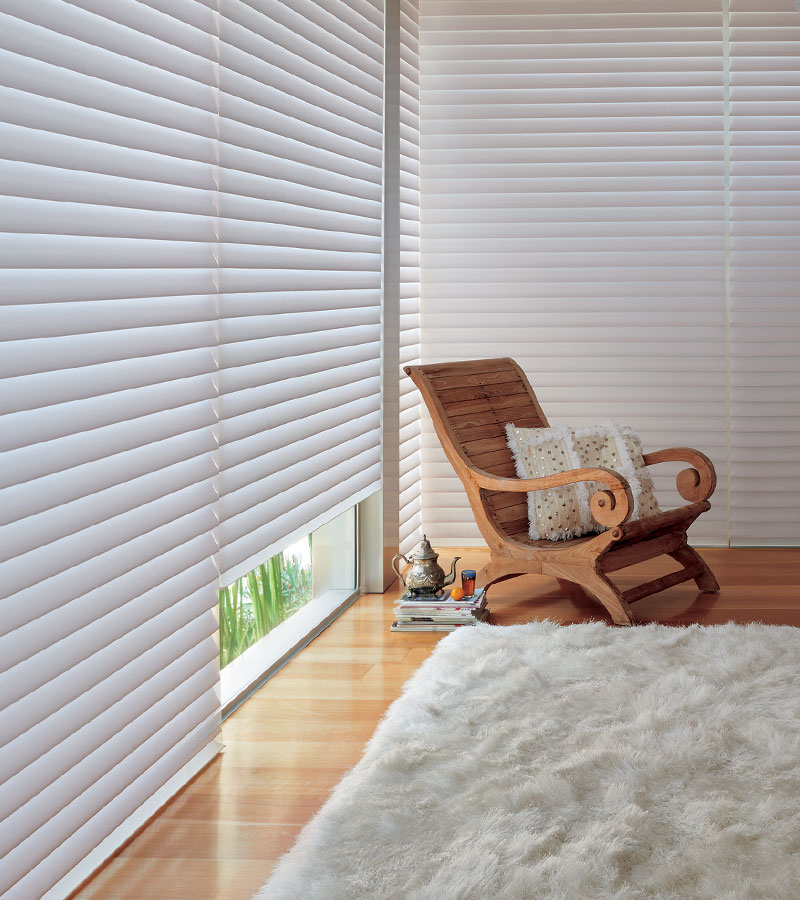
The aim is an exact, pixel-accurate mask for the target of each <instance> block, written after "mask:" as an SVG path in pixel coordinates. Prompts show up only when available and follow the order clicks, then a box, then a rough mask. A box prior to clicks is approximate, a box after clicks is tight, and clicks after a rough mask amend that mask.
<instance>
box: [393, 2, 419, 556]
mask: <svg viewBox="0 0 800 900" xmlns="http://www.w3.org/2000/svg"><path fill="white" fill-rule="evenodd" d="M399 44H400V50H399V54H400V59H399V69H400V72H399V76H400V79H399V80H400V83H399V95H400V104H399V107H400V108H399V136H398V137H399V144H400V150H399V182H400V185H399V190H400V198H399V212H400V248H399V253H400V266H399V291H400V297H399V316H400V319H399V335H400V337H399V340H400V366H401V367H402V366H407V365H413V364H414V363H417V362H419V358H420V346H419V342H420V330H419V317H420V308H419V306H420V300H419V292H420V288H419V251H420V247H419V228H420V226H419V203H420V200H419V3H418V2H417V0H413V2H412V0H400V21H399ZM420 412H421V404H420V399H419V392H418V391H417V389H416V388H415V387H414V384H413V382H412V381H411V379H410V378H407V377H406V376H405V375H402V376H401V379H400V465H399V475H400V483H399V489H400V515H399V542H400V552H401V553H407V552H408V551H409V550H411V549H412V548H413V546H414V544H416V543H417V541H418V540H419V538H420V536H421V535H420V528H421V524H422V496H421V492H422V470H421V456H420Z"/></svg>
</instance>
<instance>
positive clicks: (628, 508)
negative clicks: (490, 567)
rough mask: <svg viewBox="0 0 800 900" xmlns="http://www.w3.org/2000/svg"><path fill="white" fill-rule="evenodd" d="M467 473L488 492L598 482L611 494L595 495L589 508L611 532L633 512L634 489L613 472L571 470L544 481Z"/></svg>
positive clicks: (476, 471)
mask: <svg viewBox="0 0 800 900" xmlns="http://www.w3.org/2000/svg"><path fill="white" fill-rule="evenodd" d="M467 472H468V473H469V475H470V478H472V480H473V481H474V482H475V484H477V485H478V487H482V488H484V489H485V490H487V491H514V492H527V491H544V490H547V489H548V488H555V487H562V486H563V485H565V484H576V483H577V482H579V481H598V482H600V483H601V484H605V485H607V486H608V488H609V490H607V491H597V492H595V493H594V494H592V497H591V500H590V501H589V505H590V506H591V508H592V515H593V516H594V517H595V519H597V521H598V522H600V524H601V525H606V526H608V527H609V528H613V527H614V526H616V525H621V524H622V523H623V522H626V521H627V520H628V518H629V517H630V514H631V512H632V510H633V495H632V494H631V489H630V486H629V485H628V482H627V481H626V480H625V479H624V478H623V477H622V475H620V474H619V473H618V472H615V471H613V469H603V468H596V469H568V470H567V471H566V472H558V473H556V474H555V475H544V476H542V477H541V478H499V477H498V476H496V475H492V473H491V472H485V471H484V470H483V469H478V468H476V467H475V466H469V467H468V468H467Z"/></svg>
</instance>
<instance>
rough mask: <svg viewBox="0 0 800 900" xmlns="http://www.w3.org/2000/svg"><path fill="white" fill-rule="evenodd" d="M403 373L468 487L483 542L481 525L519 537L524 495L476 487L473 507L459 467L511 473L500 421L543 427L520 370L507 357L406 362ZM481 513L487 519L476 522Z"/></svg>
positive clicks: (524, 529) (524, 520)
mask: <svg viewBox="0 0 800 900" xmlns="http://www.w3.org/2000/svg"><path fill="white" fill-rule="evenodd" d="M405 372H406V374H407V375H409V376H410V377H411V379H412V380H413V381H414V383H415V384H416V385H417V387H418V388H419V390H420V393H421V394H422V397H423V399H424V400H425V403H426V405H427V407H428V410H429V411H430V414H431V417H432V419H433V424H434V427H435V428H436V433H437V434H438V436H439V440H440V441H441V443H442V447H443V449H444V451H445V453H446V454H447V457H448V459H449V460H450V462H451V463H452V464H453V468H454V469H455V470H456V473H457V474H458V476H459V477H460V478H461V480H462V482H464V485H465V487H467V488H468V490H467V495H468V496H469V498H470V503H471V504H472V508H473V512H474V513H475V517H476V520H477V522H478V526H479V527H480V529H481V532H482V533H483V535H484V537H485V538H486V539H487V541H489V536H488V535H487V531H486V525H487V524H490V525H491V526H492V527H493V528H494V529H495V530H496V531H501V532H503V533H504V534H506V535H509V536H511V537H518V536H520V537H525V536H526V535H527V533H528V507H527V495H526V494H524V493H511V492H507V491H502V492H501V491H482V492H481V494H480V503H479V506H478V508H476V502H475V497H474V496H473V492H472V491H470V490H469V488H470V482H469V481H468V479H467V477H466V471H465V469H466V466H467V465H473V466H477V467H478V468H480V469H483V470H484V471H486V472H490V473H491V474H492V475H498V476H502V477H511V478H513V477H515V476H516V474H517V473H516V468H515V466H514V458H513V456H512V454H511V451H510V450H509V449H508V444H507V443H506V431H505V426H506V423H508V422H513V423H514V424H515V425H517V426H519V427H522V428H546V427H547V424H548V423H547V419H546V418H545V415H544V413H543V412H542V409H541V407H540V406H539V403H538V401H537V400H536V395H535V394H534V392H533V388H531V386H530V383H529V382H528V379H527V378H526V377H525V373H524V372H523V371H522V369H520V367H519V366H518V365H517V364H516V363H515V362H514V360H513V359H508V358H504V359H475V360H468V361H466V362H454V363H436V364H433V365H426V366H407V367H406V368H405ZM481 515H483V516H485V517H486V518H488V519H489V523H487V522H485V521H481ZM489 543H490V545H491V543H492V542H491V541H489Z"/></svg>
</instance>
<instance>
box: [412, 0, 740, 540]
mask: <svg viewBox="0 0 800 900" xmlns="http://www.w3.org/2000/svg"><path fill="white" fill-rule="evenodd" d="M420 24H421V47H420V58H421V100H422V117H421V161H422V213H421V217H422V249H423V254H422V288H421V290H422V338H423V340H422V356H423V360H424V361H425V362H434V361H447V360H456V359H469V358H479V357H491V356H513V357H514V358H516V359H517V361H518V362H519V363H520V364H521V365H522V367H523V368H524V369H525V370H526V372H527V373H528V374H529V376H530V379H531V382H532V384H533V386H534V389H535V390H536V391H537V395H538V397H539V400H540V401H541V403H542V405H543V407H544V409H545V411H546V413H547V415H548V418H549V419H550V421H551V422H553V423H557V422H562V421H566V422H569V423H572V424H576V425H579V424H588V423H591V422H597V421H600V420H602V419H605V418H608V417H613V418H616V419H617V420H619V421H620V422H622V423H626V424H630V425H631V426H633V427H635V428H636V429H637V430H638V431H639V432H640V434H641V436H642V438H643V441H644V444H645V447H646V448H649V449H657V448H661V447H668V446H676V445H688V446H695V447H698V448H700V449H702V450H704V451H705V452H707V453H708V454H709V455H710V456H711V457H712V459H713V460H714V462H715V464H716V466H717V469H718V472H719V475H720V479H721V481H722V483H723V485H724V484H725V479H726V478H727V471H726V459H727V423H726V321H725V225H724V196H725V193H724V192H725V184H724V176H725V170H724V163H725V157H724V142H723V113H724V98H723V66H722V57H723V52H722V50H723V46H722V38H723V35H722V14H721V7H720V4H719V2H718V0H697V2H694V0H693V2H691V3H689V2H685V0H666V2H654V0H610V2H609V0H576V2H571V3H569V4H568V5H566V4H563V3H559V2H555V0H546V2H545V0H534V2H529V3H520V2H488V0H463V2H450V0H427V2H426V3H425V4H424V6H423V15H422V17H421V20H420ZM674 472H675V469H674V468H672V467H663V466H662V467H659V468H658V469H657V470H656V486H657V488H658V490H659V494H660V496H661V498H662V500H663V502H664V504H665V505H666V506H669V505H677V504H678V503H679V502H683V501H681V500H680V498H679V497H678V495H677V493H676V492H675V491H674ZM423 520H424V523H425V529H426V531H427V533H428V535H429V537H430V538H431V539H432V540H433V542H434V544H435V543H437V542H438V543H439V544H447V543H450V544H456V545H469V544H475V543H479V542H480V536H479V533H478V531H477V528H476V526H475V524H474V519H473V517H472V515H471V512H470V509H469V506H468V504H467V501H466V497H465V495H464V493H463V491H462V489H461V486H460V483H459V481H458V479H457V478H456V477H455V475H454V474H453V472H452V469H451V467H450V465H449V463H448V462H447V460H446V458H445V456H444V454H443V452H442V451H441V449H440V448H439V445H438V441H437V439H436V436H435V434H434V433H433V430H432V428H431V427H430V426H429V424H428V425H426V426H425V430H424V432H423ZM692 534H693V539H694V541H695V542H703V543H722V542H725V541H726V540H727V533H726V510H725V505H724V503H723V504H718V505H717V506H715V508H714V509H713V510H712V512H710V513H708V514H707V515H706V516H703V517H702V518H701V519H700V520H699V521H698V523H697V525H696V526H694V528H693V531H692Z"/></svg>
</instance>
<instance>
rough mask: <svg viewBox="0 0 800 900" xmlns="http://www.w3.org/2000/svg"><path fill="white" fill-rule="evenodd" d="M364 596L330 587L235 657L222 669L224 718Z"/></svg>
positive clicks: (359, 592) (353, 591)
mask: <svg viewBox="0 0 800 900" xmlns="http://www.w3.org/2000/svg"><path fill="white" fill-rule="evenodd" d="M360 596H361V590H360V589H359V588H356V589H355V590H331V591H327V592H326V593H325V594H323V595H322V596H321V597H318V598H316V599H315V600H313V601H312V602H311V603H309V604H307V605H306V606H304V607H302V608H301V609H299V610H297V612H296V613H294V614H293V615H291V616H290V617H289V618H288V619H286V620H285V621H283V622H281V623H280V625H278V626H276V627H275V628H273V629H272V631H270V632H269V634H267V635H265V636H264V637H263V638H262V639H261V640H260V641H259V642H258V643H256V644H254V645H253V646H252V647H250V648H249V649H248V650H246V651H245V652H244V653H243V654H242V655H241V656H238V657H236V659H234V660H231V662H229V663H228V664H227V665H226V666H225V668H224V669H222V671H221V672H220V687H221V694H222V718H223V719H225V718H226V717H227V716H229V715H230V714H231V713H232V712H234V711H235V710H237V709H238V708H239V707H240V706H241V705H242V703H244V702H245V700H247V699H248V698H249V697H251V696H252V695H253V694H254V693H255V692H256V691H257V690H258V689H259V688H260V687H262V686H263V685H264V684H266V682H267V681H269V679H270V678H272V676H273V675H275V673H276V672H278V671H279V670H280V669H282V668H283V667H284V666H285V665H286V663H288V662H289V661H290V660H291V659H292V658H293V657H294V656H296V655H297V654H298V653H299V652H300V651H301V650H302V649H303V648H304V647H306V646H308V644H310V643H311V641H313V640H314V638H315V637H317V636H318V635H319V634H321V633H322V632H323V631H324V630H325V629H326V628H327V627H328V626H329V625H330V624H331V623H332V622H333V621H334V620H335V619H336V618H338V617H339V616H340V615H341V614H342V613H343V612H344V611H345V610H346V609H347V608H348V607H349V606H351V605H352V604H353V603H354V602H355V601H356V600H357V599H358V597H360Z"/></svg>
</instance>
